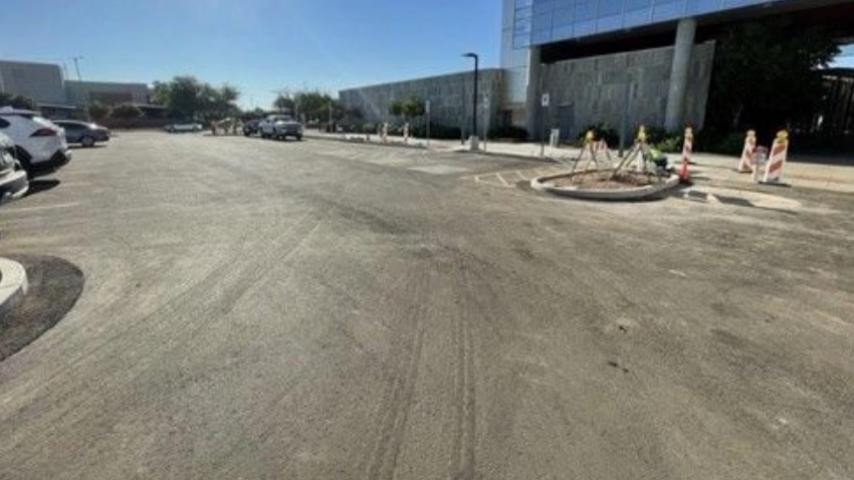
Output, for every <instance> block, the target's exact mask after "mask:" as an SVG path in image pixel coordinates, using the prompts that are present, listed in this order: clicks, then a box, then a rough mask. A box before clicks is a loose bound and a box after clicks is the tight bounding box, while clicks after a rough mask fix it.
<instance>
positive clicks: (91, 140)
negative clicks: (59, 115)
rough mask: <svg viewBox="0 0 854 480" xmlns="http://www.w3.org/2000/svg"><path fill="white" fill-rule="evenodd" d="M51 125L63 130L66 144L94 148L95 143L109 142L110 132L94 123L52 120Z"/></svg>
mask: <svg viewBox="0 0 854 480" xmlns="http://www.w3.org/2000/svg"><path fill="white" fill-rule="evenodd" d="M53 123H55V124H57V125H59V126H60V127H62V128H63V129H64V130H65V139H66V141H68V143H79V144H81V145H83V146H84V147H87V148H88V147H94V146H95V143H97V142H106V141H108V140H110V130H109V129H108V128H107V127H102V126H100V125H98V124H95V123H87V122H78V121H76V120H54V122H53Z"/></svg>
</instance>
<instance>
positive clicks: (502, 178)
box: [495, 173, 510, 187]
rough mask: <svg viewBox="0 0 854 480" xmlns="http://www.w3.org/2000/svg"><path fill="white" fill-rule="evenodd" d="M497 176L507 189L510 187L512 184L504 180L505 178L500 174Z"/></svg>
mask: <svg viewBox="0 0 854 480" xmlns="http://www.w3.org/2000/svg"><path fill="white" fill-rule="evenodd" d="M495 176H496V177H498V179H499V180H501V183H503V184H504V186H505V187H509V186H510V184H509V183H507V180H504V177H502V176H501V174H500V173H496V174H495Z"/></svg>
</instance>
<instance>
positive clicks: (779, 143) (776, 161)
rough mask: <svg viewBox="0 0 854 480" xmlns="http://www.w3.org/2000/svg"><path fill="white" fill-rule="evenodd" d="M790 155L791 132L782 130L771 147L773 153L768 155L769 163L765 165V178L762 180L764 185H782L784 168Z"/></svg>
mask: <svg viewBox="0 0 854 480" xmlns="http://www.w3.org/2000/svg"><path fill="white" fill-rule="evenodd" d="M788 155H789V132H787V131H785V130H780V131H779V132H778V133H777V138H776V139H775V140H774V146H773V147H771V153H770V155H768V162H767V163H766V164H765V176H764V177H763V178H762V183H780V180H781V179H782V177H783V167H784V166H786V159H787V157H788Z"/></svg>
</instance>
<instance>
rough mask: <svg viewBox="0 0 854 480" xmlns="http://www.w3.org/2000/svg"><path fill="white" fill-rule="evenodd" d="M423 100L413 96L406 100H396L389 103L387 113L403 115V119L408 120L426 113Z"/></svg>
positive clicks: (396, 115)
mask: <svg viewBox="0 0 854 480" xmlns="http://www.w3.org/2000/svg"><path fill="white" fill-rule="evenodd" d="M426 111H427V110H426V108H425V106H424V101H423V100H420V99H418V98H415V97H410V98H408V99H406V100H402V101H401V100H396V101H394V102H392V104H391V105H389V108H388V113H390V114H392V115H394V116H395V117H403V119H404V121H407V122H408V121H409V120H411V119H413V118H418V117H421V116H423V115H424V114H425V113H426Z"/></svg>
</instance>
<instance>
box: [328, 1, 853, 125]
mask: <svg viewBox="0 0 854 480" xmlns="http://www.w3.org/2000/svg"><path fill="white" fill-rule="evenodd" d="M501 7H502V11H503V14H502V21H501V32H500V33H501V37H500V39H501V55H500V63H501V65H500V67H501V68H500V71H495V72H494V73H491V75H493V76H494V78H496V79H497V80H496V81H495V82H491V83H490V85H491V86H492V88H493V89H494V90H489V88H487V89H485V90H484V91H485V92H486V91H488V94H487V95H488V96H489V97H490V99H491V100H492V106H491V110H490V112H489V116H488V118H489V119H490V121H491V122H492V123H493V124H497V125H499V126H516V127H524V128H525V129H526V130H527V131H528V133H529V136H530V137H532V138H539V137H540V136H542V135H543V133H544V132H547V131H548V130H550V129H553V128H558V129H560V130H561V136H562V137H563V138H564V139H570V138H574V137H577V136H578V135H579V134H581V133H583V130H584V129H585V128H586V127H588V126H590V125H598V124H607V125H609V126H610V127H612V128H615V129H619V127H620V126H621V125H627V126H628V127H627V128H632V129H633V128H634V127H635V126H637V125H638V124H640V123H643V124H646V125H649V126H653V127H661V128H666V129H667V130H670V131H678V130H681V129H682V128H683V127H684V126H686V125H691V126H694V127H695V128H698V129H701V128H702V127H703V125H704V122H705V117H706V110H707V106H708V103H709V101H710V95H711V94H712V92H711V91H710V84H711V79H712V74H713V67H714V60H715V53H716V46H717V39H718V38H720V37H721V35H723V34H724V32H725V29H726V28H727V27H728V26H730V25H733V24H735V23H738V22H743V21H749V20H756V19H766V18H769V17H773V16H777V15H783V14H792V13H795V14H796V16H795V18H796V19H797V21H798V22H803V24H804V25H811V24H828V25H832V26H833V27H834V28H835V29H837V30H840V31H844V32H847V33H846V35H849V36H850V38H852V39H854V22H851V21H850V19H851V18H854V2H852V1H851V0H501ZM447 77H448V78H449V79H450V78H456V79H457V80H455V81H456V82H461V81H462V82H464V80H465V79H466V78H467V77H466V75H465V74H457V75H456V76H454V75H450V76H447ZM442 78H444V77H436V79H424V80H413V81H409V82H401V83H393V84H385V85H377V86H373V87H366V88H359V89H353V90H345V91H342V92H341V98H342V101H343V102H344V103H345V104H346V105H349V106H352V107H355V108H360V110H362V111H363V112H364V113H365V114H366V115H367V118H370V119H371V120H372V121H379V120H381V119H382V118H385V116H386V114H385V113H384V112H385V108H386V103H384V102H385V100H384V99H393V98H397V97H400V96H401V95H403V94H404V91H406V92H410V91H411V92H412V93H413V94H416V95H418V96H421V97H423V98H425V99H426V98H429V99H430V100H431V101H432V102H434V103H435V104H437V105H444V107H443V109H442V112H443V114H442V115H441V118H442V121H443V122H447V123H450V124H453V125H456V124H461V123H465V121H464V120H461V119H454V118H453V117H455V116H457V117H458V116H461V115H469V114H470V108H469V109H468V110H466V108H468V107H466V106H465V105H466V104H470V102H471V100H470V93H468V94H466V95H468V97H464V96H461V94H459V93H457V92H463V88H462V87H460V86H449V87H447V88H445V89H444V90H443V89H442V88H437V89H432V90H431V88H428V86H429V85H430V84H431V83H439V84H442V82H443V81H440V80H437V79H442ZM468 79H469V80H468V81H469V83H471V76H470V74H469V75H468ZM452 83H453V82H452ZM428 92H432V93H428ZM406 94H408V93H406ZM546 94H547V96H548V100H549V101H548V105H547V106H544V105H543V103H544V102H543V100H544V96H546ZM437 95H439V96H441V97H444V98H439V97H437ZM466 98H468V100H466ZM711 101H713V99H712V100H711Z"/></svg>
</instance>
